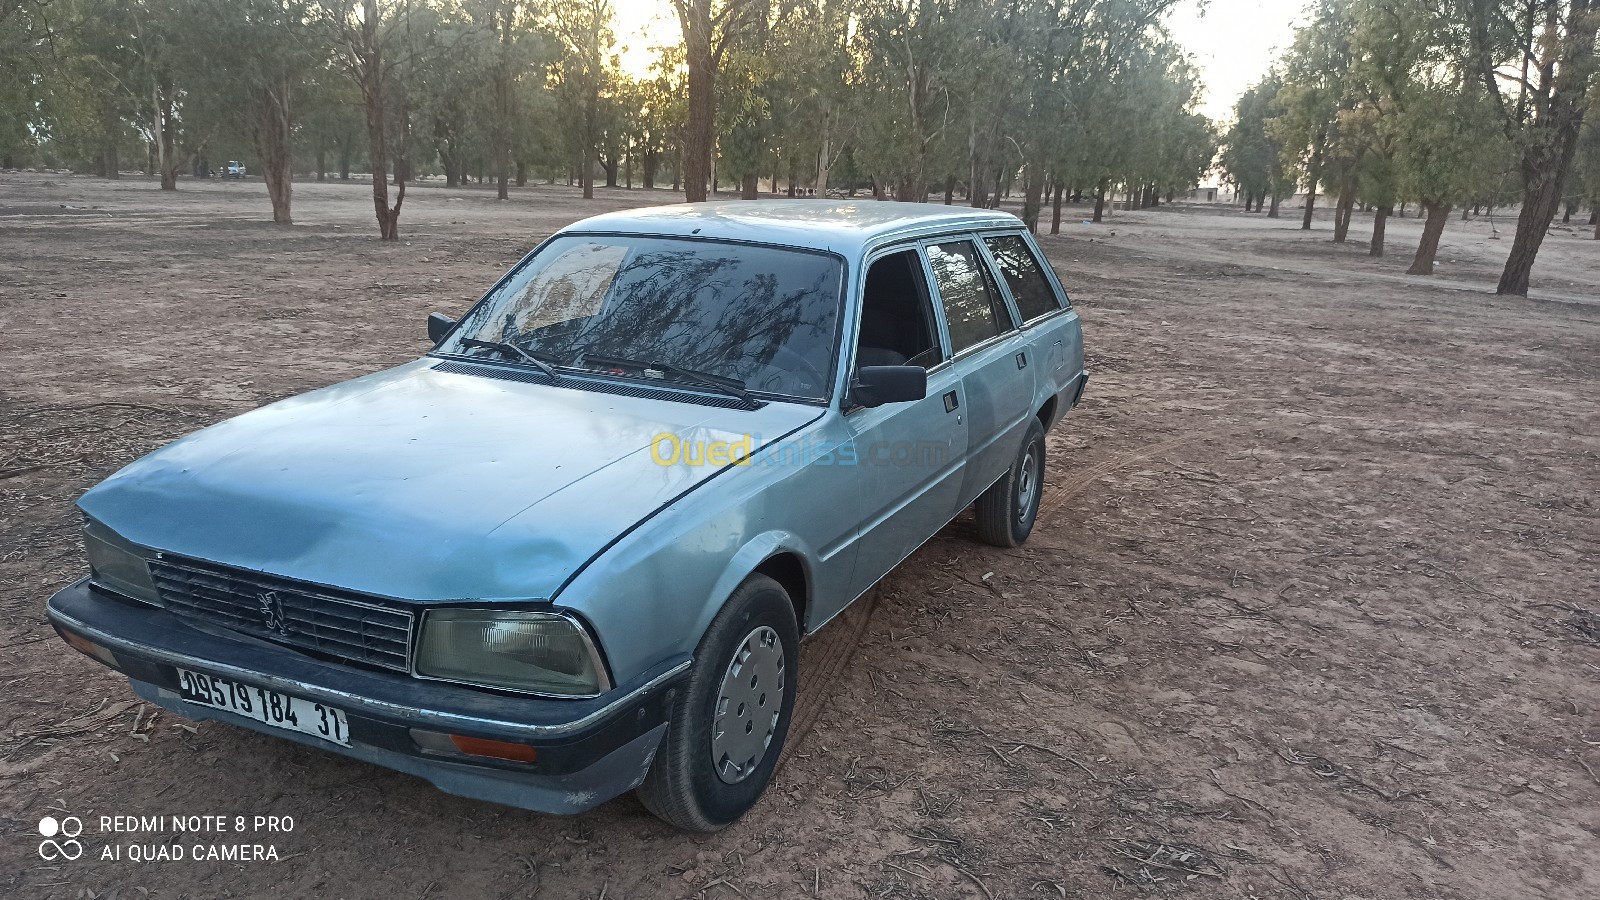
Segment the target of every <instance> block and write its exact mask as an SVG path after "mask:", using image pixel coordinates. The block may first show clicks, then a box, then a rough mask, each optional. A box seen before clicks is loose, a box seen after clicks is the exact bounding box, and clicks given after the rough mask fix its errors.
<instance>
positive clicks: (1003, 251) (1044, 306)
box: [983, 234, 1061, 322]
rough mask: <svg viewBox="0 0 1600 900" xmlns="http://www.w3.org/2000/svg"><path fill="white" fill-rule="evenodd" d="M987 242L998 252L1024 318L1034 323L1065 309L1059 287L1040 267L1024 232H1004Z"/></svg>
mask: <svg viewBox="0 0 1600 900" xmlns="http://www.w3.org/2000/svg"><path fill="white" fill-rule="evenodd" d="M983 242H984V244H985V245H986V246H988V248H989V252H990V253H991V254H993V255H994V261H995V265H996V266H998V267H999V269H1000V275H1001V277H1003V278H1005V280H1006V285H1007V286H1008V287H1010V288H1011V296H1012V297H1013V298H1014V299H1015V300H1016V301H1017V312H1019V313H1021V314H1022V321H1024V322H1031V321H1033V320H1034V319H1037V318H1039V317H1040V316H1043V315H1048V314H1050V313H1053V312H1055V311H1057V310H1059V309H1061V303H1060V301H1059V300H1057V299H1056V292H1055V289H1053V288H1052V287H1050V282H1049V281H1048V280H1046V279H1045V277H1044V270H1043V269H1041V268H1040V267H1039V261H1038V260H1037V259H1035V258H1034V256H1033V251H1031V250H1029V249H1028V243H1027V241H1024V240H1023V239H1022V237H1021V236H1020V235H1015V234H1003V235H999V236H996V237H987V238H984V239H983Z"/></svg>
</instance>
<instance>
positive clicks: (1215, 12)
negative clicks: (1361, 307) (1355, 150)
mask: <svg viewBox="0 0 1600 900" xmlns="http://www.w3.org/2000/svg"><path fill="white" fill-rule="evenodd" d="M1305 2H1306V0H1179V2H1178V4H1177V6H1176V7H1175V8H1174V10H1173V12H1172V14H1171V16H1170V17H1169V18H1168V27H1169V28H1170V29H1171V31H1172V34H1173V36H1174V37H1176V38H1177V40H1178V42H1179V43H1181V44H1182V45H1183V46H1184V47H1185V48H1186V49H1187V50H1188V51H1189V53H1190V55H1192V56H1193V57H1194V61H1195V65H1196V66H1197V67H1198V68H1199V70H1200V78H1201V80H1202V81H1203V82H1204V83H1205V87H1206V91H1205V95H1204V98H1203V99H1202V101H1201V103H1200V112H1201V113H1203V114H1205V115H1207V116H1209V117H1211V118H1212V119H1216V120H1218V121H1225V120H1227V119H1228V118H1229V117H1230V115H1231V114H1232V111H1233V103H1234V101H1235V100H1237V99H1239V95H1240V94H1242V93H1244V89H1245V88H1247V87H1249V86H1250V84H1251V83H1252V82H1254V81H1255V80H1256V79H1258V78H1260V77H1261V76H1262V75H1264V74H1266V71H1267V66H1268V65H1269V64H1270V63H1271V61H1272V60H1273V59H1275V58H1276V57H1277V55H1278V53H1279V51H1281V50H1283V49H1284V48H1285V47H1287V46H1288V45H1289V43H1290V41H1291V40H1292V39H1293V36H1294V26H1295V23H1296V22H1297V21H1298V20H1299V18H1300V14H1301V10H1302V8H1303V7H1304V5H1305ZM612 6H613V8H614V9H615V10H616V21H617V27H616V36H617V42H618V44H620V45H621V47H622V48H623V49H622V52H621V54H620V55H621V63H622V68H623V69H624V70H625V71H627V72H628V73H629V74H632V75H635V76H637V75H643V74H645V73H646V71H647V70H648V69H649V67H650V64H651V63H652V62H654V60H655V51H654V48H655V47H658V46H661V45H663V44H669V43H677V42H678V41H679V40H681V39H682V35H681V34H680V32H679V31H678V20H677V17H676V16H674V15H673V14H672V6H671V3H670V2H669V0H612Z"/></svg>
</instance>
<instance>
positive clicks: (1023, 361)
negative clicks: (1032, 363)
mask: <svg viewBox="0 0 1600 900" xmlns="http://www.w3.org/2000/svg"><path fill="white" fill-rule="evenodd" d="M1027 367H1028V351H1026V350H1024V351H1022V352H1021V353H1018V354H1017V368H1019V369H1026V368H1027Z"/></svg>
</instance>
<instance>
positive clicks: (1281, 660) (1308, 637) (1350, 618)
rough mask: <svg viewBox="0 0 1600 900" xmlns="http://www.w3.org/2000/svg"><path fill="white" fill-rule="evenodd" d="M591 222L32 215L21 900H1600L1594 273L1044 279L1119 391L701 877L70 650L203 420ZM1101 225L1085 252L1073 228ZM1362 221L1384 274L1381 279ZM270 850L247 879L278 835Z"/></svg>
mask: <svg viewBox="0 0 1600 900" xmlns="http://www.w3.org/2000/svg"><path fill="white" fill-rule="evenodd" d="M668 199H670V198H669V197H668V196H667V195H666V194H665V193H658V194H656V195H654V197H653V198H652V197H650V196H648V195H645V194H643V193H642V192H624V191H614V192H606V193H605V194H604V196H603V197H602V198H600V199H598V200H595V201H592V202H583V201H581V200H578V199H576V198H575V196H574V195H573V194H572V193H571V192H570V191H568V190H566V189H565V188H552V187H538V188H528V189H525V190H521V191H519V192H517V194H516V195H515V197H514V198H513V200H512V201H510V202H509V203H503V204H497V203H496V202H495V201H494V200H493V199H492V194H489V193H486V192H483V191H478V190H471V189H468V190H460V191H446V190H444V189H440V188H431V189H430V188H424V189H418V190H414V191H413V192H412V193H411V194H410V196H409V197H408V198H407V201H406V208H405V213H404V216H403V218H402V228H403V234H404V238H405V239H404V241H403V242H402V243H399V244H395V245H390V246H384V245H382V244H380V243H379V242H378V241H376V240H375V239H374V227H373V226H372V224H371V206H370V201H369V199H368V195H367V194H366V193H365V189H364V188H363V187H361V186H359V185H339V184H329V185H310V184H308V185H302V186H300V187H298V188H297V191H296V203H295V209H296V212H297V218H298V220H299V224H297V225H296V226H295V227H293V228H291V229H280V228H274V227H272V226H270V225H267V224H264V223H263V222H262V219H263V217H264V214H265V213H266V210H267V204H266V199H265V196H264V193H263V189H262V186H261V185H260V184H259V183H234V184H201V185H196V184H190V183H185V184H183V188H182V190H181V191H179V192H178V193H176V194H166V195H162V194H160V193H158V192H157V191H155V190H153V189H152V186H151V185H150V184H149V183H147V182H145V181H143V180H139V179H131V180H124V181H121V182H110V181H101V180H92V179H84V178H69V177H62V176H42V175H29V176H23V175H12V176H0V312H3V322H4V327H3V328H0V375H3V379H0V643H3V645H4V649H3V651H0V698H3V699H0V835H3V836H0V894H6V895H11V896H42V897H64V898H65V897H89V896H97V897H110V896H117V897H121V898H132V897H146V896H148V897H153V898H176V897H221V896H232V897H258V896H317V897H330V898H332V897H351V898H365V897H385V898H400V897H409V898H430V897H526V896H544V897H556V898H568V897H583V898H594V897H609V898H653V897H697V896H704V897H722V898H738V897H749V898H754V897H811V896H816V897H824V898H866V897H884V898H917V897H939V898H1012V897H1043V898H1069V897H1108V896H1114V897H1136V896H1163V897H1165V896H1183V897H1195V898H1203V897H1226V898H1245V897H1261V898H1269V897H1270V898H1313V897H1314V898H1400V897H1416V898H1468V897H1476V898H1522V897H1552V898H1574V900H1576V898H1593V897H1597V896H1600V775H1597V774H1596V773H1597V772H1600V692H1597V691H1596V689H1595V685H1596V683H1597V680H1600V613H1597V611H1596V610H1597V608H1600V572H1597V558H1600V524H1597V512H1600V510H1597V508H1596V502H1597V501H1596V487H1597V486H1600V461H1597V458H1596V457H1597V452H1600V352H1597V351H1600V305H1595V304H1594V302H1593V301H1596V300H1597V299H1600V244H1597V243H1595V242H1593V241H1590V240H1585V239H1584V238H1585V237H1586V236H1587V232H1588V229H1587V228H1582V227H1574V228H1572V229H1570V230H1564V229H1561V228H1557V229H1555V231H1554V232H1553V234H1552V235H1551V237H1550V239H1549V240H1548V242H1547V243H1546V249H1545V251H1544V255H1543V257H1542V258H1541V260H1540V266H1539V269H1538V270H1537V272H1536V273H1535V295H1536V299H1533V300H1521V299H1504V298H1497V297H1495V296H1492V295H1491V294H1489V293H1487V292H1486V289H1487V288H1488V287H1489V286H1490V285H1492V284H1493V279H1494V277H1495V276H1496V274H1497V272H1498V265H1499V262H1500V260H1501V259H1503V255H1504V252H1505V250H1506V248H1507V246H1508V244H1509V232H1508V231H1506V229H1508V228H1509V227H1510V224H1511V223H1509V222H1507V221H1505V220H1500V221H1499V222H1498V223H1496V224H1498V225H1499V227H1500V228H1501V230H1502V233H1503V237H1504V239H1497V238H1496V237H1495V236H1494V235H1492V234H1491V230H1490V225H1489V223H1486V222H1474V223H1466V224H1464V223H1461V222H1459V221H1453V222H1452V223H1451V225H1450V230H1449V232H1448V233H1447V234H1446V236H1445V246H1444V249H1443V251H1442V252H1441V260H1442V262H1441V266H1440V272H1441V274H1440V275H1439V277H1438V278H1436V279H1433V280H1428V279H1421V278H1411V277H1407V276H1405V275H1403V274H1402V273H1403V272H1404V269H1405V267H1406V264H1407V263H1408V261H1409V260H1408V258H1407V254H1406V252H1405V251H1407V250H1409V249H1410V246H1412V245H1413V242H1414V240H1415V237H1416V234H1417V232H1418V228H1417V224H1416V222H1415V220H1406V221H1403V222H1396V223H1395V224H1394V225H1393V226H1392V227H1391V241H1392V245H1391V246H1392V247H1393V248H1394V250H1395V251H1396V252H1395V254H1394V255H1392V256H1391V257H1389V258H1387V259H1383V260H1373V259H1370V258H1368V256H1367V255H1366V252H1365V251H1366V248H1365V246H1364V245H1363V244H1361V243H1359V242H1358V241H1352V242H1351V243H1349V244H1345V245H1335V244H1333V243H1331V242H1330V240H1329V230H1328V226H1327V222H1326V220H1325V219H1319V221H1318V224H1317V227H1316V229H1315V230H1313V231H1310V232H1302V231H1299V230H1298V228H1297V225H1298V222H1297V219H1298V216H1297V214H1296V213H1297V211H1287V215H1288V216H1293V218H1288V217H1286V218H1284V219H1281V220H1267V219H1264V218H1261V217H1259V216H1246V215H1245V214H1243V213H1240V212H1238V211H1236V210H1227V209H1204V208H1166V209H1159V210H1153V211H1148V212H1142V213H1120V212H1119V213H1116V214H1114V215H1113V216H1112V218H1111V219H1110V221H1108V222H1107V223H1106V224H1104V225H1102V226H1098V227H1094V226H1087V225H1081V224H1078V223H1077V221H1076V219H1073V220H1072V224H1071V225H1070V226H1068V227H1067V228H1066V229H1065V234H1063V235H1062V236H1060V237H1053V238H1045V239H1044V245H1045V246H1046V248H1047V249H1048V252H1049V254H1050V257H1051V260H1052V262H1053V263H1054V264H1055V266H1056V268H1057V269H1058V271H1059V272H1060V273H1061V275H1062V278H1063V280H1064V281H1065V282H1066V283H1067V284H1068V285H1069V286H1070V289H1071V290H1072V292H1073V294H1074V296H1075V299H1076V301H1077V303H1078V305H1079V307H1080V308H1081V310H1082V313H1083V319H1084V327H1085V331H1086V335H1087V344H1088V347H1089V348H1090V350H1089V352H1090V363H1089V365H1090V368H1091V370H1092V371H1093V380H1092V381H1091V383H1090V386H1089V391H1088V395H1087V398H1086V399H1085V401H1084V403H1083V405H1082V406H1081V407H1080V408H1079V409H1077V410H1076V411H1074V412H1073V413H1072V414H1071V415H1070V416H1069V417H1068V418H1067V419H1066V421H1065V422H1064V423H1063V424H1062V425H1061V426H1059V427H1058V429H1057V430H1056V431H1055V432H1054V433H1053V434H1052V435H1051V437H1050V470H1049V487H1048V493H1047V495H1046V498H1045V504H1046V509H1045V512H1044V514H1043V516H1042V519H1041V521H1040V523H1039V526H1038V528H1037V529H1036V531H1035V532H1034V535H1033V538H1032V540H1031V541H1030V542H1029V543H1028V545H1027V546H1026V547H1024V548H1022V549H1018V550H1014V551H1005V550H998V549H993V548H989V547H986V546H983V545H980V544H978V543H976V542H975V541H974V540H973V539H972V533H971V525H970V523H969V522H966V521H960V520H958V521H957V522H956V523H954V524H952V525H951V526H950V527H949V528H947V529H946V530H945V531H944V532H943V533H941V534H940V535H939V536H938V537H937V538H935V539H934V540H933V541H932V542H930V543H929V544H928V545H927V546H926V547H925V548H924V549H922V550H921V551H920V552H919V553H917V554H916V556H915V557H913V558H912V559H911V560H910V561H909V562H907V563H906V564H905V565H903V566H901V567H900V569H899V570H897V571H896V572H895V573H893V574H891V575H890V576H889V577H888V578H887V579H886V580H885V581H884V582H883V583H882V584H881V585H880V587H879V588H878V589H877V590H876V591H875V592H874V593H872V594H871V595H869V597H867V598H866V599H865V600H864V601H863V602H862V603H861V604H858V605H857V607H856V608H855V609H854V610H853V611H852V612H851V613H850V614H849V615H847V616H846V617H844V618H842V619H841V620H840V621H838V622H836V623H835V624H833V625H830V626H829V627H828V628H827V629H826V630H825V631H824V632H823V633H822V634H821V635H819V636H818V637H817V638H815V639H814V640H813V641H811V642H810V643H808V644H807V645H806V648H805V652H804V659H803V661H802V672H803V678H802V683H801V688H800V690H801V707H800V710H799V718H798V722H797V726H796V729H795V731H794V732H793V734H792V737H791V746H790V748H789V753H788V756H787V760H786V762H785V764H784V765H783V767H782V768H781V769H780V770H779V772H778V774H777V777H776V781H775V783H774V784H773V785H772V788H771V790H770V792H769V793H768V795H767V796H766V798H765V799H764V800H763V801H762V802H761V803H760V805H759V806H758V807H757V808H756V809H755V810H754V812H752V813H751V814H750V815H749V816H748V817H747V818H746V819H744V820H743V821H742V822H740V823H739V824H738V825H737V826H735V827H733V828H730V829H728V830H727V831H726V832H723V833H721V834H718V835H714V836H709V837H706V836H687V835H684V834H680V833H676V832H674V831H672V830H670V829H668V828H667V827H665V826H663V825H662V824H660V823H658V822H657V821H655V820H654V819H652V818H650V817H649V816H648V815H647V814H646V813H645V812H644V810H643V809H642V807H641V806H640V805H639V804H638V803H637V801H635V800H634V799H632V798H631V797H628V798H622V799H620V800H617V801H615V802H613V803H610V804H607V805H606V806H604V807H602V808H600V809H598V810H596V811H595V812H593V813H591V814H589V815H586V816H582V817H580V818H573V819H558V818H546V817H542V816H538V815H534V814H530V813H524V812H519V811H515V810H510V809H504V808H500V807H496V806H492V805H488V804H484V803H477V802H471V801H466V800H461V799H457V798H454V797H449V796H446V795H444V794H441V793H439V792H437V791H435V790H434V789H432V788H431V787H430V786H428V785H427V784H425V783H423V782H421V781H419V780H417V779H414V778H410V777H408V776H405V775H399V774H395V773H392V772H389V771H386V770H382V769H378V768H374V767H372V766H368V765H364V764H362V763H358V762H353V761H350V760H346V759H343V758H340V757H337V756H334V755H331V754H327V753H322V752H318V751H314V750H311V749H308V748H303V747H299V746H296V745H293V744H289V743H285V742H281V741H277V740H273V739H271V738H267V737H264V736H260V735H256V734H253V733H249V732H245V731H242V730H238V729H234V728H230V727H226V726H220V725H216V724H207V725H203V726H200V727H198V728H194V727H191V726H187V725H186V724H185V723H183V722H181V721H179V720H177V719H176V718H175V717H173V716H171V715H169V714H166V713H161V712H157V711H155V710H153V709H152V708H150V707H147V706H145V705H144V704H142V703H139V702H137V701H136V700H135V699H134V698H133V696H132V695H131V694H130V692H129V691H128V689H127V686H126V683H125V682H124V681H122V680H121V679H120V678H118V677H115V676H113V675H111V674H109V673H108V672H107V671H106V670H104V669H102V668H100V667H99V666H98V665H96V664H95V663H92V662H90V661H89V660H88V659H86V658H84V657H81V656H79V655H78V654H76V653H74V652H72V651H70V650H68V649H67V648H66V647H65V646H64V645H62V644H61V642H60V641H59V640H58V639H57V638H56V637H55V635H54V634H53V632H52V631H51V630H50V628H49V627H48V626H47V625H46V624H45V620H44V615H43V607H44V600H45V598H46V597H47V596H48V594H49V593H50V592H51V591H53V590H55V589H56V588H58V587H60V586H61V585H63V584H65V583H66V582H68V581H70V580H72V579H73V578H76V577H77V576H78V574H79V573H80V572H81V571H82V569H83V565H82V563H81V561H80V552H81V551H80V549H79V546H78V543H79V542H78V538H77V535H76V526H77V522H78V519H77V515H76V513H75V511H74V510H73V507H72V501H73V499H74V498H75V497H76V496H77V495H78V494H80V493H81V492H82V491H83V490H85V489H86V488H87V487H89V486H90V485H92V484H93V483H95V482H96V481H97V480H99V479H100V478H102V477H104V476H106V475H107V474H109V473H111V472H112V471H113V470H115V469H116V468H118V467H119V466H121V465H123V464H125V463H127V462H129V461H130V460H133V459H134V458H136V457H138V456H139V455H140V454H143V453H145V452H147V451H149V450H151V449H154V448H155V447H158V446H160V445H161V444H163V443H165V442H167V441H169V440H171V439H173V438H175V437H177V436H179V435H181V434H184V433H186V432H188V431H191V430H193V429H195V428H197V427H199V426H201V425H204V424H207V423H210V422H214V421H217V420H219V419H222V418H224V417H227V416H231V415H234V414H236V413H239V412H242V411H244V410H247V409H250V408H252V407H255V406H258V405H260V404H262V403H265V402H268V401H270V400H273V399H276V398H279V397H283V396H286V395H289V394H293V393H297V392H301V391H304V390H307V389H310V388H314V387H318V386H321V385H324V384H328V383H330V382H334V381H339V380H342V379H346V378H349V377H352V376H354V375H357V374H360V373H364V372H369V371H373V370H375V369H378V368H381V367H384V366H388V365H392V364H395V363H399V362H401V361H403V360H406V359H409V358H412V357H415V356H417V355H418V354H420V353H421V352H423V351H424V350H425V349H426V348H425V344H424V339H423V330H424V329H423V317H424V315H425V314H426V313H427V312H428V311H430V310H436V309H437V310H444V311H448V312H451V313H457V312H460V311H461V310H463V309H465V308H466V307H467V305H468V304H469V303H470V302H471V301H472V300H473V299H474V298H475V296H476V295H477V293H478V292H479V291H480V290H481V289H482V288H484V287H485V286H487V285H488V284H489V283H490V281H491V280H492V279H493V278H494V276H495V275H496V274H498V273H499V272H500V271H502V270H503V269H504V268H505V267H507V266H508V265H509V264H510V263H511V262H512V261H513V260H515V259H516V258H517V256H518V255H519V254H521V253H522V252H524V251H525V250H526V249H527V248H528V247H529V246H531V245H532V244H533V243H534V242H535V241H536V240H538V239H539V238H540V237H541V236H543V235H545V234H547V233H549V232H550V231H552V230H554V229H555V228H557V227H559V226H561V225H562V224H564V223H566V222H569V221H571V220H573V219H575V218H578V217H580V216H582V215H586V214H589V213H592V212H597V211H600V210H605V209H612V208H618V207H625V206H630V205H636V204H638V203H641V202H652V200H653V201H655V202H662V201H666V200H668ZM1073 215H1078V216H1081V215H1082V211H1081V210H1074V211H1073ZM1367 221H1368V220H1366V219H1360V220H1358V223H1357V226H1356V229H1355V231H1356V233H1357V236H1358V237H1361V238H1363V239H1364V236H1365V235H1364V233H1363V232H1364V229H1365V228H1366V227H1367ZM47 814H55V815H58V816H59V815H67V814H70V815H75V816H79V817H82V818H83V819H85V820H86V821H90V822H96V821H97V817H98V816H101V815H147V816H149V815H171V814H185V815H194V814H225V815H229V816H233V815H256V814H273V815H286V816H293V817H294V821H295V828H294V830H293V832H292V833H289V834H280V835H277V836H274V837H271V838H270V839H269V841H270V843H272V844H273V845H274V847H275V848H276V852H277V853H278V854H279V855H280V856H281V857H283V858H282V859H280V860H279V861H278V862H248V863H234V862H193V861H185V862H150V863H133V862H128V861H127V860H123V861H120V862H119V861H99V860H98V859H97V856H98V854H99V853H100V850H101V848H102V847H103V846H107V845H111V844H132V843H149V842H153V841H163V840H172V839H173V836H172V835H171V834H166V835H157V836H155V837H145V838H142V839H140V838H117V837H115V836H103V835H99V834H98V833H96V831H95V828H94V826H91V828H90V830H89V832H88V833H87V834H86V835H85V839H86V841H87V843H88V846H89V851H90V852H89V854H88V855H86V856H85V857H84V858H82V859H80V860H78V861H76V862H72V863H62V862H59V861H58V862H47V861H44V860H41V859H40V857H39V855H38V854H37V853H36V852H35V851H36V848H37V846H38V842H39V840H40V838H39V835H38V833H37V825H38V821H39V819H40V817H41V816H44V815H47ZM253 840H259V838H255V839H253Z"/></svg>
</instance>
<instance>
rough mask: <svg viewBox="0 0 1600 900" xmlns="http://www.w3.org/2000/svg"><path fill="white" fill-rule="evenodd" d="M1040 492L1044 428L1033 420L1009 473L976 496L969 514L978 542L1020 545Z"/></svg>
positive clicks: (1029, 530)
mask: <svg viewBox="0 0 1600 900" xmlns="http://www.w3.org/2000/svg"><path fill="white" fill-rule="evenodd" d="M1043 492H1044V426H1043V425H1041V424H1039V420H1038V419H1034V420H1033V421H1032V422H1030V423H1028V432H1027V436H1026V437H1024V438H1023V439H1022V449H1021V450H1019V451H1017V459H1016V461H1015V462H1013V463H1012V464H1011V468H1010V470H1008V471H1007V472H1006V474H1005V475H1004V476H1003V477H1002V478H1001V479H1000V480H999V481H996V482H995V483H994V484H993V485H991V486H990V487H989V489H988V490H987V491H984V492H983V493H982V494H981V495H979V496H978V501H977V504H976V505H975V507H974V509H973V512H974V513H975V515H976V517H977V524H978V537H979V539H981V540H982V541H983V542H984V543H985V544H993V545H995V546H996V547H1017V546H1020V545H1021V544H1022V542H1023V541H1026V540H1027V539H1028V535H1029V534H1030V533H1032V532H1033V523H1034V520H1035V519H1037V518H1038V517H1039V495H1040V494H1042V493H1043Z"/></svg>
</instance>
